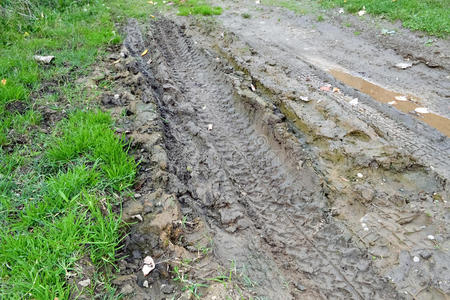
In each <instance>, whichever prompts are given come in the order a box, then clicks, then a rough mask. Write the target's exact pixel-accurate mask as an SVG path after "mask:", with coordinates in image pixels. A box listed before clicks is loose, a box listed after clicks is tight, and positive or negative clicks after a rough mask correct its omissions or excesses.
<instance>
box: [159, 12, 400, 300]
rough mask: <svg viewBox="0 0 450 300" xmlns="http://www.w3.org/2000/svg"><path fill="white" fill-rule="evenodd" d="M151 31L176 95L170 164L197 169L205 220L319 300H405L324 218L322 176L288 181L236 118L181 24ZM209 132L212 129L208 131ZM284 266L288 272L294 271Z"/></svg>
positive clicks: (193, 185) (274, 155) (223, 87)
mask: <svg viewBox="0 0 450 300" xmlns="http://www.w3.org/2000/svg"><path fill="white" fill-rule="evenodd" d="M153 26H154V34H153V37H154V39H153V41H152V43H151V44H152V46H153V47H156V48H157V49H158V50H159V53H160V54H161V60H162V62H161V63H164V64H165V65H167V66H168V69H169V70H168V72H169V74H170V78H171V79H172V80H173V82H174V84H175V85H176V87H169V86H167V84H166V87H165V88H164V89H165V90H166V91H165V93H164V94H163V98H164V97H165V96H166V95H168V96H169V97H166V100H165V101H163V103H164V104H165V105H167V106H173V107H172V108H171V109H172V111H171V109H170V108H168V107H165V108H163V109H165V110H167V111H169V113H170V114H171V117H172V119H171V120H169V125H168V130H169V131H170V134H172V136H173V137H174V139H175V141H176V142H177V143H178V145H176V146H170V147H169V146H168V148H169V151H170V150H171V149H172V150H174V151H171V152H170V153H169V156H171V158H173V162H172V165H175V164H180V163H181V164H182V165H183V166H186V165H194V164H195V163H197V165H196V166H195V167H194V169H195V172H197V173H198V174H197V175H192V176H191V178H190V180H188V181H187V182H185V183H186V185H187V186H188V187H189V189H193V191H192V194H194V195H198V197H197V201H200V203H198V204H199V205H200V206H202V207H205V208H207V210H208V213H207V215H208V216H213V220H211V222H212V223H214V224H215V225H216V226H218V227H219V228H220V230H225V231H227V232H234V235H236V236H239V235H241V236H242V235H243V236H244V237H245V236H249V235H255V232H254V231H259V234H258V235H260V236H262V240H263V242H262V244H264V248H265V249H270V251H271V252H272V258H273V259H274V260H275V262H276V263H277V264H278V266H279V269H280V270H281V269H284V270H286V269H287V270H286V271H285V274H287V276H289V277H290V280H292V281H295V280H297V278H301V279H302V280H307V281H308V282H309V283H310V288H311V289H314V290H316V291H317V295H322V297H325V298H341V299H348V298H353V299H386V298H389V299H394V298H398V295H396V293H395V291H394V290H393V288H392V287H391V286H390V285H389V284H387V283H386V282H385V280H384V279H383V278H380V277H379V276H378V275H377V274H376V272H374V270H372V268H371V267H370V263H369V262H368V259H367V257H366V255H364V254H363V252H362V251H361V250H360V249H358V248H357V247H356V246H355V245H353V244H352V243H351V242H349V241H348V239H347V238H345V236H346V232H345V229H344V228H343V226H340V225H339V224H337V223H336V221H335V220H333V219H332V218H331V217H327V215H326V214H325V213H324V211H325V208H326V200H325V198H324V196H323V193H322V191H321V190H320V185H319V182H318V179H317V178H316V176H315V174H313V173H311V172H308V171H307V170H305V169H302V170H301V171H302V172H304V173H300V171H299V172H297V173H292V172H288V171H287V169H288V166H286V165H285V164H286V162H284V161H283V160H282V159H279V154H280V153H278V150H276V149H273V148H271V146H270V143H269V141H268V140H267V139H266V138H265V137H264V136H263V135H262V134H261V133H259V130H258V128H254V126H253V125H252V122H251V121H250V120H249V119H248V117H247V115H246V114H245V113H241V112H239V111H238V110H237V109H236V107H235V103H234V99H233V89H232V87H231V86H230V85H229V84H228V83H227V81H226V80H225V76H224V75H223V74H222V73H221V72H220V71H217V70H214V68H213V66H211V64H210V63H209V62H208V60H207V59H206V58H205V57H204V56H203V55H202V54H200V53H199V51H198V50H195V47H194V46H193V45H192V42H191V41H190V40H189V39H187V38H186V37H185V36H184V34H183V32H182V31H181V30H180V29H179V28H178V27H177V26H176V25H175V24H173V23H172V22H170V21H167V20H164V19H162V20H158V21H157V22H154V23H153ZM173 90H175V93H173ZM172 96H174V98H175V99H176V101H175V102H174V101H173V99H170V98H171V97H172ZM180 108H181V109H180ZM183 111H184V112H185V111H189V117H188V118H186V116H183V115H182V114H181V115H180V112H183ZM210 123H213V126H214V127H213V130H211V131H208V129H207V128H208V124H210ZM176 148H177V149H176ZM202 152H203V153H202ZM202 154H203V155H202ZM189 155H192V156H191V157H189ZM205 157H206V158H205ZM173 168H174V169H175V170H178V174H177V175H178V177H179V178H183V177H186V176H185V174H184V172H180V171H179V170H181V169H182V168H180V167H177V166H176V165H175V166H174V167H173ZM311 182H312V183H313V184H312V185H311ZM202 185H206V186H209V187H210V190H211V191H213V192H214V190H215V189H216V190H217V191H218V193H217V195H216V196H215V197H213V201H211V200H208V199H207V198H208V197H205V193H202V190H203V188H202V187H201V186H202ZM299 224H301V225H299ZM332 241H333V242H336V243H335V244H333V243H332ZM286 262H289V264H291V265H290V266H288V267H287V268H286V267H285V266H283V264H285V263H286ZM280 299H282V298H280Z"/></svg>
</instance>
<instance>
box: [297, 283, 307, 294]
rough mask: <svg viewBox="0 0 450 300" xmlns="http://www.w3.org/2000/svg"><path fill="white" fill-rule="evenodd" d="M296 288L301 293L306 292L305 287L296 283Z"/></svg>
mask: <svg viewBox="0 0 450 300" xmlns="http://www.w3.org/2000/svg"><path fill="white" fill-rule="evenodd" d="M295 287H296V288H297V289H298V290H299V291H302V292H304V291H306V287H305V286H304V285H302V284H300V283H296V284H295Z"/></svg>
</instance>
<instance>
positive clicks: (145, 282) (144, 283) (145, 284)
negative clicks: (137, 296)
mask: <svg viewBox="0 0 450 300" xmlns="http://www.w3.org/2000/svg"><path fill="white" fill-rule="evenodd" d="M142 286H143V287H145V288H148V281H147V280H145V281H144V282H143V283H142Z"/></svg>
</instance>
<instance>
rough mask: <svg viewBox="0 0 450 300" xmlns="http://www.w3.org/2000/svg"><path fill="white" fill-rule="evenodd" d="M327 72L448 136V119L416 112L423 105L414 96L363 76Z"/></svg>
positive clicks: (449, 121) (449, 124) (334, 71)
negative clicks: (410, 114)
mask: <svg viewBox="0 0 450 300" xmlns="http://www.w3.org/2000/svg"><path fill="white" fill-rule="evenodd" d="M329 72H330V74H331V75H333V76H334V77H335V78H336V79H337V80H339V81H341V82H343V83H345V84H347V85H349V86H351V87H353V88H355V89H357V90H358V91H360V92H362V93H364V94H367V95H369V96H371V97H372V98H373V99H375V100H377V101H378V102H381V103H386V104H389V105H392V106H393V107H395V108H397V109H398V110H400V111H402V112H404V113H411V112H412V113H413V114H414V115H415V116H416V118H417V119H419V120H421V121H422V122H425V123H426V124H428V125H430V126H431V127H433V128H436V129H437V130H439V131H440V132H441V133H443V134H444V135H446V136H447V137H450V119H447V118H445V117H442V116H439V115H437V114H434V113H430V112H427V113H420V112H416V109H418V110H419V111H420V109H423V107H420V106H419V105H417V104H416V103H415V102H414V101H417V100H418V99H417V98H416V97H414V96H411V95H404V94H400V93H397V92H394V91H390V90H387V89H385V88H383V87H381V86H379V85H376V84H374V83H371V82H369V81H367V80H365V79H363V78H360V77H356V76H353V75H350V74H348V73H346V72H343V71H340V70H336V69H332V70H330V71H329ZM411 100H414V101H411Z"/></svg>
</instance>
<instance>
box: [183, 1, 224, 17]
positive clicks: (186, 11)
mask: <svg viewBox="0 0 450 300" xmlns="http://www.w3.org/2000/svg"><path fill="white" fill-rule="evenodd" d="M174 3H175V4H176V5H177V6H178V15H180V16H190V15H202V16H213V15H220V14H222V7H220V6H211V5H209V4H207V3H206V2H205V1H203V0H186V1H180V0H176V1H174Z"/></svg>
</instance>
